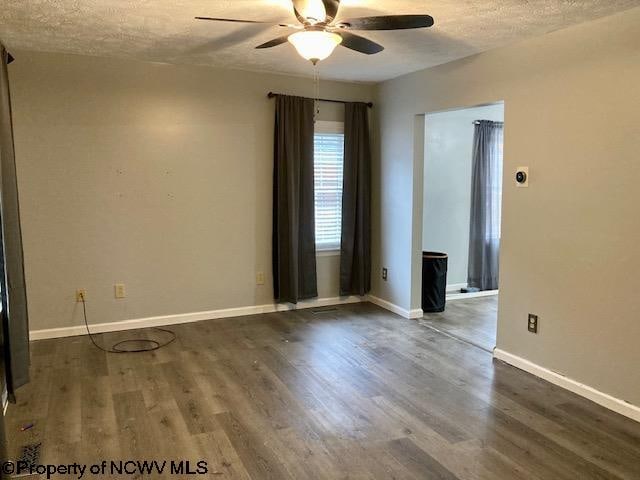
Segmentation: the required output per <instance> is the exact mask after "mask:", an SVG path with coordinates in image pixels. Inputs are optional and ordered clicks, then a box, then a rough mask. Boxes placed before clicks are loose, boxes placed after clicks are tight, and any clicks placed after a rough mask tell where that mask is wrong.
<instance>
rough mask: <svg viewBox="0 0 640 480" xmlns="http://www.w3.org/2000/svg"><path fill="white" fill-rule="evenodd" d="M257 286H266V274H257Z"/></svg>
mask: <svg viewBox="0 0 640 480" xmlns="http://www.w3.org/2000/svg"><path fill="white" fill-rule="evenodd" d="M256 285H264V272H258V273H256Z"/></svg>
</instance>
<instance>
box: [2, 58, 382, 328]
mask: <svg viewBox="0 0 640 480" xmlns="http://www.w3.org/2000/svg"><path fill="white" fill-rule="evenodd" d="M17 53H18V54H17V55H16V57H17V61H16V62H15V63H14V64H12V65H11V82H12V94H13V104H14V122H15V141H16V156H17V164H18V176H19V187H20V199H21V209H22V222H23V234H24V251H25V263H26V265H25V268H26V277H27V289H28V295H29V312H30V318H31V329H32V330H37V329H45V328H53V327H66V326H72V325H80V324H81V322H82V320H81V316H80V310H79V308H78V306H77V305H76V303H75V298H74V295H75V290H76V288H78V287H83V288H86V289H87V293H88V300H89V314H90V321H91V322H92V323H97V322H113V321H120V320H126V319H134V318H143V317H148V316H156V315H167V314H179V313H188V312H198V311H207V310H214V309H221V308H229V307H240V306H251V305H261V304H266V303H270V302H272V282H271V187H272V162H273V160H272V159H273V139H272V137H273V111H274V106H273V105H274V104H273V100H268V99H267V97H266V94H267V92H268V91H275V92H283V93H290V94H297V95H306V96H311V95H312V92H313V85H312V80H310V79H305V78H294V77H286V76H279V75H267V74H259V73H250V72H238V71H228V70H227V71H221V70H215V69H211V68H206V67H187V66H170V65H162V64H151V63H139V62H131V61H123V60H114V59H105V58H94V57H83V56H73V55H57V54H36V53H30V52H17ZM301 61H302V60H301ZM310 68H311V67H310ZM321 92H322V95H323V96H327V97H332V98H343V99H347V100H370V99H371V94H372V87H370V86H367V85H360V84H345V83H335V82H322V84H321ZM341 116H342V107H339V106H335V105H323V106H322V114H321V118H323V119H329V120H332V119H340V118H341ZM258 271H262V272H264V273H265V277H266V284H265V285H264V286H258V285H256V279H255V275H256V272H258ZM318 277H319V295H320V297H332V296H337V295H338V286H337V282H338V257H335V256H334V257H321V258H319V259H318ZM117 282H121V283H125V284H126V289H127V298H126V299H122V300H116V299H114V293H113V285H114V283H117Z"/></svg>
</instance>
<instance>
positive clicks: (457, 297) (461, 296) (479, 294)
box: [447, 290, 499, 302]
mask: <svg viewBox="0 0 640 480" xmlns="http://www.w3.org/2000/svg"><path fill="white" fill-rule="evenodd" d="M498 293H499V291H498V290H483V291H481V292H469V293H447V302H448V301H449V300H464V299H467V298H478V297H490V296H492V295H498Z"/></svg>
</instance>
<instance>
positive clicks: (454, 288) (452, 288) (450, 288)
mask: <svg viewBox="0 0 640 480" xmlns="http://www.w3.org/2000/svg"><path fill="white" fill-rule="evenodd" d="M468 286H469V285H468V284H467V282H465V283H450V284H449V285H447V293H449V292H457V293H460V289H461V288H467V287H468Z"/></svg>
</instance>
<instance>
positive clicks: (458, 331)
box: [421, 295, 498, 352]
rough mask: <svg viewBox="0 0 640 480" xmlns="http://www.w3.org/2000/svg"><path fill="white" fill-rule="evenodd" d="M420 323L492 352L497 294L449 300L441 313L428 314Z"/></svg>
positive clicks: (494, 339) (496, 322)
mask: <svg viewBox="0 0 640 480" xmlns="http://www.w3.org/2000/svg"><path fill="white" fill-rule="evenodd" d="M421 322H422V323H423V324H424V325H427V326H429V327H432V328H435V329H436V330H439V331H441V332H442V333H445V334H448V335H453V336H454V337H456V338H459V339H461V340H464V341H465V342H469V343H471V344H473V345H476V346H477V347H480V348H484V349H485V350H487V351H488V352H492V351H493V349H494V347H495V346H496V329H497V326H498V295H491V296H488V297H476V298H468V299H467V298H463V299H456V300H448V301H447V305H446V309H445V311H444V312H442V313H425V314H424V317H423V318H422V320H421Z"/></svg>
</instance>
